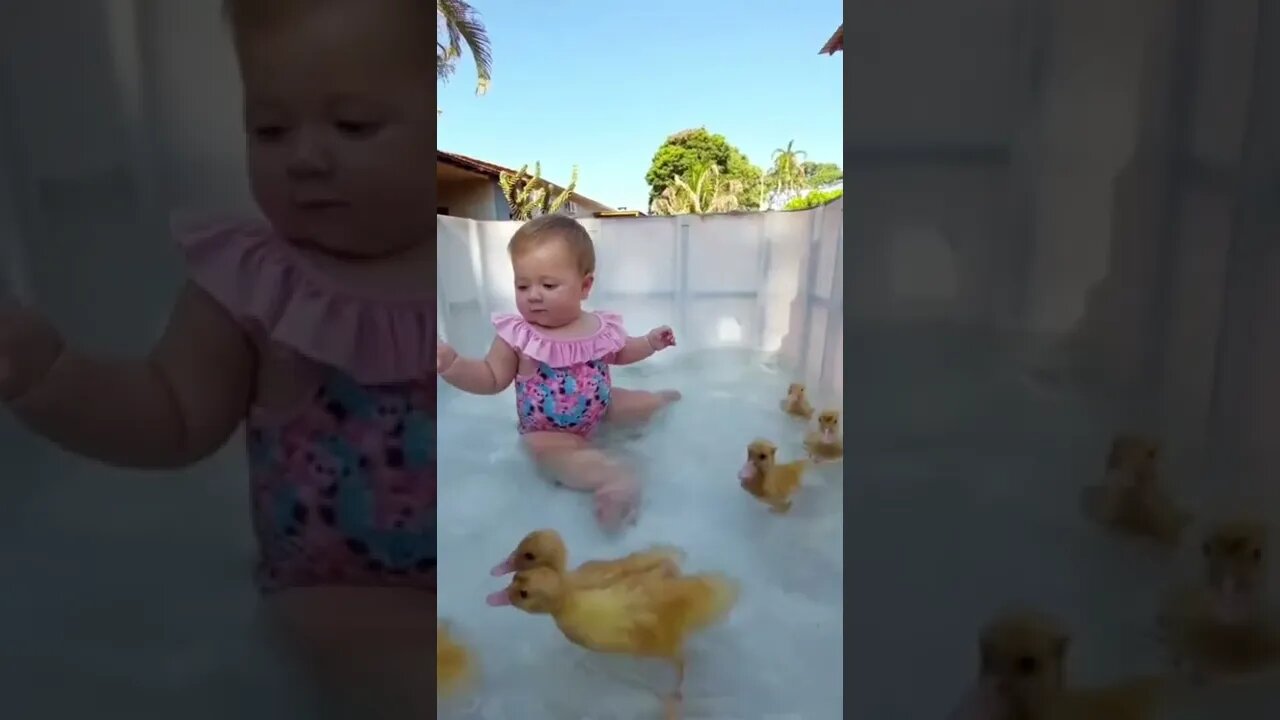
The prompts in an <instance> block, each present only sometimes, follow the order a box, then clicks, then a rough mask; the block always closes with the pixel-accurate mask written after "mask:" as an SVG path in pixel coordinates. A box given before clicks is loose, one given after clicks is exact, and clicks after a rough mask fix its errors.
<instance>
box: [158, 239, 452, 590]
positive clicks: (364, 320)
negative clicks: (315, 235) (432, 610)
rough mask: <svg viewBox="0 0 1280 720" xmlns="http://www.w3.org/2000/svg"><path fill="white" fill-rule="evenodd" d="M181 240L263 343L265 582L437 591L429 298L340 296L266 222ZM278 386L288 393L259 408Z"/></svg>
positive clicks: (250, 431)
mask: <svg viewBox="0 0 1280 720" xmlns="http://www.w3.org/2000/svg"><path fill="white" fill-rule="evenodd" d="M180 244H181V246H182V248H183V249H184V250H185V252H186V257H187V262H188V266H189V267H188V270H189V274H190V277H191V280H192V282H194V283H195V284H196V285H198V286H199V287H200V288H202V289H203V290H205V291H206V292H208V293H209V294H210V295H211V296H212V297H213V298H214V299H215V300H217V301H218V302H219V303H220V304H222V305H223V306H224V307H225V308H226V309H227V310H228V311H229V312H230V313H231V314H232V316H234V317H235V318H236V319H237V320H238V321H239V322H240V323H242V324H243V325H244V327H245V329H246V331H247V332H248V333H249V335H250V337H251V338H253V339H254V341H255V343H256V345H257V349H258V355H259V364H260V366H261V367H260V368H259V375H258V383H257V387H256V391H255V395H254V398H253V401H252V403H251V407H250V410H249V416H248V417H247V419H246V436H247V441H248V455H249V478H250V487H251V492H252V504H253V519H254V523H253V526H254V531H255V534H256V536H257V541H258V549H259V553H258V561H257V569H256V579H257V582H258V585H259V587H260V588H261V589H262V590H263V591H266V592H269V591H273V590H277V589H282V588H288V587H299V586H314V585H393V586H408V587H413V588H421V589H423V590H428V591H430V592H432V593H434V592H435V576H436V546H435V505H436V474H435V410H436V403H435V394H436V385H435V382H434V378H433V377H432V374H433V370H434V363H435V354H434V349H433V345H432V342H433V340H434V336H435V327H434V326H435V301H434V297H432V296H431V295H430V294H429V293H420V294H417V295H415V296H411V297H395V298H386V297H378V296H377V295H378V294H377V292H376V291H365V292H356V291H355V290H352V289H346V288H343V287H341V286H340V284H339V283H337V282H335V278H332V277H330V275H328V274H322V273H320V272H319V270H318V269H317V268H315V267H313V266H312V265H310V264H309V263H308V262H307V260H306V258H305V257H303V256H302V255H301V254H300V253H299V252H298V251H296V250H295V249H294V248H293V247H292V246H290V245H288V244H287V243H285V242H284V241H282V240H281V239H279V238H278V237H277V236H276V235H275V234H274V233H273V232H272V231H271V229H270V228H269V227H268V226H267V225H265V224H261V223H243V222H242V223H222V224H216V225H208V226H204V227H199V228H195V229H194V230H191V231H189V232H185V233H182V234H181V235H180ZM277 388H286V390H285V391H284V395H285V396H286V397H287V398H288V399H287V400H286V401H284V402H283V403H281V402H279V401H271V402H269V401H267V400H266V398H270V397H272V396H273V395H274V396H276V397H278V396H279V395H280V393H278V392H277V393H272V392H271V391H272V390H275V389H277ZM281 405H283V407H282V406H281Z"/></svg>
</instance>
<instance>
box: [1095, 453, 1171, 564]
mask: <svg viewBox="0 0 1280 720" xmlns="http://www.w3.org/2000/svg"><path fill="white" fill-rule="evenodd" d="M1159 457H1160V444H1159V443H1158V442H1157V441H1155V440H1153V439H1151V438H1146V437H1142V436H1139V435H1128V434H1122V435H1117V436H1116V437H1115V438H1114V439H1113V440H1112V441H1111V451H1110V453H1108V455H1107V473H1106V477H1105V478H1104V480H1103V482H1102V483H1101V484H1097V485H1090V486H1088V487H1085V488H1084V490H1083V491H1082V493H1081V506H1082V508H1083V510H1084V512H1085V513H1086V514H1087V515H1089V516H1090V517H1092V518H1093V519H1094V520H1096V521H1098V522H1099V523H1101V524H1103V525H1104V526H1106V527H1108V528H1111V529H1113V530H1116V531H1118V532H1121V533H1125V534H1127V535H1133V536H1138V537H1146V538H1150V539H1153V540H1156V541H1157V542H1160V543H1162V544H1164V545H1167V546H1174V545H1177V544H1178V542H1179V540H1180V539H1181V537H1182V533H1183V531H1184V530H1185V529H1186V528H1187V526H1188V525H1189V524H1190V523H1191V515H1190V514H1189V513H1187V512H1185V511H1183V510H1182V509H1181V508H1179V507H1178V506H1177V504H1176V503H1174V501H1173V500H1172V499H1171V498H1170V497H1169V496H1168V494H1167V493H1166V492H1165V491H1164V488H1163V487H1162V486H1161V482H1160V473H1159V467H1158V462H1159Z"/></svg>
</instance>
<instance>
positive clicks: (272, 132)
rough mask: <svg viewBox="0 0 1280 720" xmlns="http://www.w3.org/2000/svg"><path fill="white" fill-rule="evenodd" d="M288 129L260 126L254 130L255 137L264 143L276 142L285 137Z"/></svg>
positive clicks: (281, 126) (278, 126) (276, 126)
mask: <svg viewBox="0 0 1280 720" xmlns="http://www.w3.org/2000/svg"><path fill="white" fill-rule="evenodd" d="M287 131H288V128H286V127H284V126H283V125H259V126H258V127H255V128H254V129H253V136H254V137H255V138H257V139H258V140H260V141H262V142H275V141H276V140H279V139H281V138H283V137H284V135H285V133H286V132H287Z"/></svg>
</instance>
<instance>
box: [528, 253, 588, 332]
mask: <svg viewBox="0 0 1280 720" xmlns="http://www.w3.org/2000/svg"><path fill="white" fill-rule="evenodd" d="M511 265H512V269H513V270H514V271H515V280H516V308H518V309H519V310H520V316H521V317H523V318H524V319H525V320H528V321H529V322H531V323H533V324H535V325H541V326H543V327H550V328H554V327H561V326H563V325H567V324H569V323H571V322H573V321H574V320H576V319H578V316H579V315H580V314H581V313H582V301H583V300H586V299H587V295H588V294H589V293H590V291H591V283H592V277H591V276H590V275H587V276H586V277H583V275H582V274H581V273H579V272H578V264H577V262H576V260H575V259H574V257H573V253H571V252H570V251H569V246H568V245H567V244H565V243H563V242H548V243H543V244H541V245H538V246H536V247H533V248H531V249H529V250H525V251H524V252H522V253H520V254H519V255H517V256H516V257H514V258H512V259H511Z"/></svg>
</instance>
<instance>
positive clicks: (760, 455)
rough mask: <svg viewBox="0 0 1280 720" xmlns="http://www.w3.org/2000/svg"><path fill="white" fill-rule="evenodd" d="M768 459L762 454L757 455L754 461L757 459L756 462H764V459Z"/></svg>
mask: <svg viewBox="0 0 1280 720" xmlns="http://www.w3.org/2000/svg"><path fill="white" fill-rule="evenodd" d="M768 457H769V456H768V455H765V454H764V453H760V454H759V455H757V456H756V459H757V460H765V459H767V458H768Z"/></svg>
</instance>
